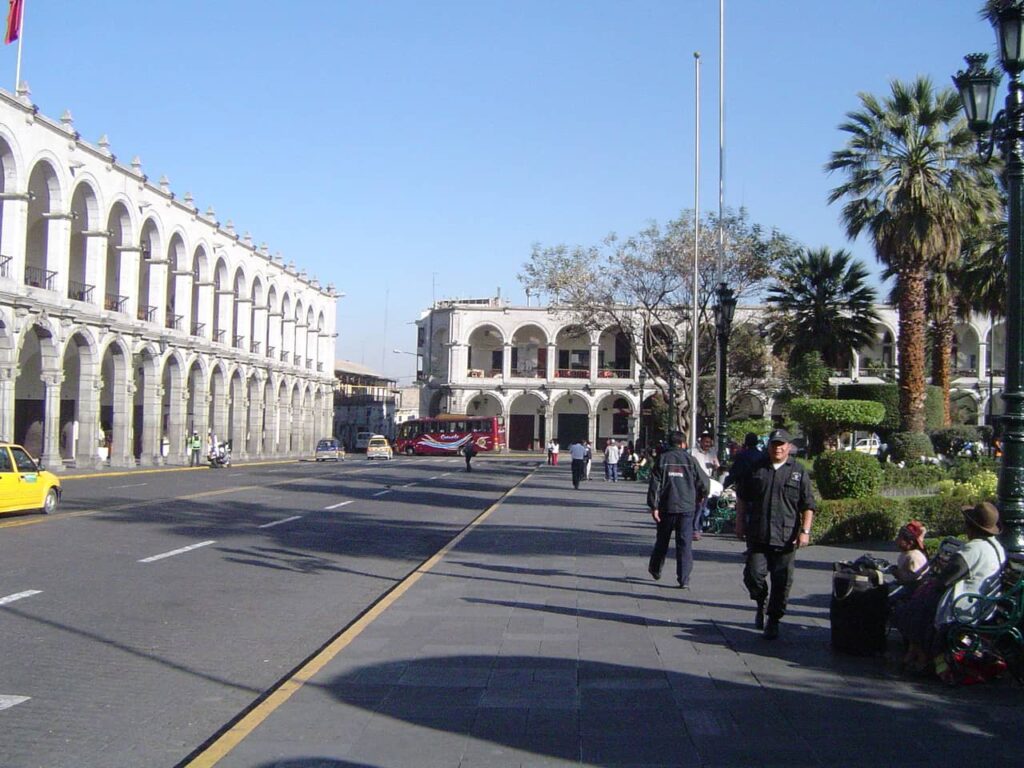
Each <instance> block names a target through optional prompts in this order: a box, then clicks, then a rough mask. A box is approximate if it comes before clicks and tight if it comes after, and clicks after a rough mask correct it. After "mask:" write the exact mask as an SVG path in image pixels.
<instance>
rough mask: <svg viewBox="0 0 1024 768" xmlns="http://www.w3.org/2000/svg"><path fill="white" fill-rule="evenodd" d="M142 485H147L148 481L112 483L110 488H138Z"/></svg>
mask: <svg viewBox="0 0 1024 768" xmlns="http://www.w3.org/2000/svg"><path fill="white" fill-rule="evenodd" d="M143 485H148V483H128V485H112V486H110V490H114V489H115V488H140V487H142V486H143Z"/></svg>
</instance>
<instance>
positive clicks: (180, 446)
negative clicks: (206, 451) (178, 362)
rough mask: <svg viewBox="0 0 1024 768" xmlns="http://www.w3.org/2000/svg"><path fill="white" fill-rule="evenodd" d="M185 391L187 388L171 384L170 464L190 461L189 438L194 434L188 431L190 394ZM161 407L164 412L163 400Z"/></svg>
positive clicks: (168, 405)
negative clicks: (187, 416) (186, 411)
mask: <svg viewBox="0 0 1024 768" xmlns="http://www.w3.org/2000/svg"><path fill="white" fill-rule="evenodd" d="M184 390H185V388H184V387H183V386H181V384H179V383H175V382H174V381H172V382H171V391H170V393H169V396H168V398H167V438H168V439H169V440H170V441H171V446H170V450H169V451H168V454H167V463H168V464H178V463H180V462H181V461H182V460H183V459H186V460H187V459H188V438H190V437H191V436H192V433H191V432H189V431H188V424H186V423H185V408H186V406H187V404H188V399H187V397H188V394H187V393H186V392H185V391H184ZM183 395H184V397H183ZM160 407H161V411H162V410H163V400H162V399H161V402H160ZM186 463H187V461H186Z"/></svg>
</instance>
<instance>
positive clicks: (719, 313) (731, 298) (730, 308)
mask: <svg viewBox="0 0 1024 768" xmlns="http://www.w3.org/2000/svg"><path fill="white" fill-rule="evenodd" d="M716 294H717V296H718V303H717V304H715V330H716V331H717V332H718V463H719V464H722V465H723V466H724V465H725V464H726V463H727V462H728V461H729V446H728V442H729V434H728V426H729V425H728V423H727V421H726V416H725V406H726V404H727V403H728V384H729V373H728V371H727V370H726V369H727V365H728V362H727V361H728V359H729V334H730V333H731V332H732V318H733V315H734V314H735V313H736V294H735V293H733V291H732V289H731V288H730V287H729V286H728V285H726V284H725V283H724V282H721V283H719V284H718V290H717V291H716Z"/></svg>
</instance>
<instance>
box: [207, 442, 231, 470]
mask: <svg viewBox="0 0 1024 768" xmlns="http://www.w3.org/2000/svg"><path fill="white" fill-rule="evenodd" d="M206 460H207V461H209V462H210V467H211V468H212V469H218V468H219V467H230V466H231V443H230V442H227V443H221V444H220V445H218V446H217V447H216V448H214V449H213V450H212V451H210V453H209V454H208V455H207V457H206Z"/></svg>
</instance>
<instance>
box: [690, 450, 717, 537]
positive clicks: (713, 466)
mask: <svg viewBox="0 0 1024 768" xmlns="http://www.w3.org/2000/svg"><path fill="white" fill-rule="evenodd" d="M690 454H691V455H692V456H693V458H694V459H696V461H697V466H698V467H700V468H701V470H703V472H704V475H705V477H707V479H708V485H709V486H710V487H711V488H716V486H717V488H716V490H718V491H719V492H720V490H721V486H720V485H719V483H718V456H716V455H715V450H714V438H713V437H712V436H711V433H710V432H702V433H701V436H700V437H699V438H698V439H697V447H696V448H694V449H693V450H692V451H691V452H690ZM712 481H714V482H712ZM707 516H708V500H707V498H706V497H705V499H704V500H703V501H702V502H701V504H700V508H699V509H698V510H697V515H696V516H695V517H694V519H693V538H694V539H695V540H697V541H699V540H700V533H701V529H702V528H703V523H704V519H705V518H706V517H707Z"/></svg>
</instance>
